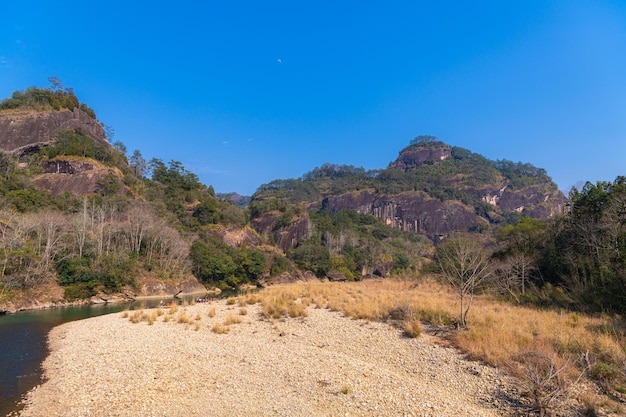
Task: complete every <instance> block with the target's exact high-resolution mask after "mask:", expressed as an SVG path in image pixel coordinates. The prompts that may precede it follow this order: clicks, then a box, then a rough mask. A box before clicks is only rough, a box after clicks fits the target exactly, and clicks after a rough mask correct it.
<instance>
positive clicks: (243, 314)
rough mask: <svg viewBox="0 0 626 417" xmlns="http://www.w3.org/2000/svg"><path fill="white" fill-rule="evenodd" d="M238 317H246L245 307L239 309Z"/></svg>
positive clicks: (246, 310)
mask: <svg viewBox="0 0 626 417" xmlns="http://www.w3.org/2000/svg"><path fill="white" fill-rule="evenodd" d="M239 315H240V316H247V315H248V309H247V308H245V307H241V308H240V309H239Z"/></svg>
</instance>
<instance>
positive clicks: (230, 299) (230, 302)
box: [226, 297, 237, 306]
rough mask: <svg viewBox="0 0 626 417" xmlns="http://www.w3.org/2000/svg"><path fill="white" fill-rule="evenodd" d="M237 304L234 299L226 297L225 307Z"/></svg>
mask: <svg viewBox="0 0 626 417" xmlns="http://www.w3.org/2000/svg"><path fill="white" fill-rule="evenodd" d="M236 302H237V299H236V298H234V297H228V298H227V299H226V305H229V306H232V305H234V304H235V303H236Z"/></svg>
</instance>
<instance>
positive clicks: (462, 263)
mask: <svg viewBox="0 0 626 417" xmlns="http://www.w3.org/2000/svg"><path fill="white" fill-rule="evenodd" d="M434 259H435V263H436V266H437V267H438V270H439V273H440V274H441V276H442V277H443V278H444V279H445V280H446V281H447V282H448V283H449V284H450V285H451V286H452V287H454V289H455V290H456V292H457V294H458V296H459V303H460V310H459V320H458V322H457V328H467V313H468V312H469V309H470V307H471V306H472V301H473V300H474V294H475V293H476V291H477V290H478V288H479V287H480V286H481V284H483V282H484V281H485V280H486V279H487V278H488V277H489V276H490V275H491V270H490V268H489V266H490V264H489V256H488V254H487V252H486V251H485V249H484V248H483V247H482V246H481V245H480V243H478V242H477V241H476V240H471V239H469V238H464V237H453V238H450V239H448V240H446V241H444V242H443V243H442V244H440V245H439V246H438V247H437V249H436V250H435V258H434Z"/></svg>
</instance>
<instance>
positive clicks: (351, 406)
mask: <svg viewBox="0 0 626 417" xmlns="http://www.w3.org/2000/svg"><path fill="white" fill-rule="evenodd" d="M174 310H176V311H174ZM158 311H159V310H146V311H144V314H143V315H141V313H139V312H129V313H124V314H122V313H116V314H111V315H107V316H101V317H96V318H92V319H88V320H83V321H78V322H71V323H67V324H64V325H62V326H59V327H57V328H55V329H53V330H52V332H51V333H50V347H51V354H50V355H49V356H48V358H47V359H46V360H45V362H44V364H43V366H44V369H45V376H46V378H47V381H46V382H45V383H44V384H42V385H40V386H38V387H37V388H36V389H34V390H33V391H31V392H30V393H29V395H28V397H27V400H26V403H27V404H26V408H25V409H24V410H23V411H22V413H21V415H22V416H25V417H28V416H44V415H45V416H61V415H62V416H90V415H94V416H95V415H107V416H137V415H154V416H160V415H163V416H165V415H167V416H192V415H214V416H226V415H228V416H232V415H255V416H267V415H284V416H336V415H341V416H343V415H359V416H396V415H414V416H428V415H433V416H434V415H455V416H502V415H507V414H508V413H509V407H508V404H507V403H506V402H505V400H504V399H505V398H506V397H507V396H508V394H511V393H510V390H511V389H512V385H511V384H509V383H508V382H507V378H506V377H505V376H503V375H502V374H500V373H499V372H498V371H497V370H495V369H493V368H489V367H485V366H482V365H480V364H478V363H475V362H469V361H466V360H464V359H463V357H462V356H461V355H459V354H458V353H457V352H456V351H454V350H452V349H449V348H445V347H442V346H440V345H438V344H437V343H436V341H437V340H436V339H435V338H434V337H432V336H429V335H426V334H424V335H422V336H420V337H419V338H416V339H409V338H406V337H405V336H403V335H402V332H401V331H399V330H397V329H395V328H393V327H391V326H389V325H387V324H384V323H378V322H366V321H362V320H351V319H347V318H344V317H342V316H341V315H340V314H339V313H335V312H330V311H328V310H325V309H316V308H313V307H309V308H308V310H307V311H308V317H305V318H297V319H284V320H282V319H281V320H277V321H270V320H267V319H265V318H264V317H262V316H261V314H260V307H259V306H258V305H247V306H245V307H242V306H239V305H234V304H228V303H227V301H225V300H221V301H216V302H211V303H203V304H197V305H193V306H188V307H184V308H183V307H178V308H176V307H172V308H171V309H162V310H160V313H159V312H158ZM124 316H125V317H124ZM133 321H139V322H138V323H133ZM150 323H152V324H150Z"/></svg>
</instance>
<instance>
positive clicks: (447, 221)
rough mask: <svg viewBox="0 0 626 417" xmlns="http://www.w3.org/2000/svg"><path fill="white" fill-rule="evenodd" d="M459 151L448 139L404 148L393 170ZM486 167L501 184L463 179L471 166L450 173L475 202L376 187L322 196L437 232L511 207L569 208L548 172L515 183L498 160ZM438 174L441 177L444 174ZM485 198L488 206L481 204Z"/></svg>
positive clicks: (491, 218) (483, 221)
mask: <svg viewBox="0 0 626 417" xmlns="http://www.w3.org/2000/svg"><path fill="white" fill-rule="evenodd" d="M453 156H454V155H453V150H452V148H451V147H450V146H449V145H446V144H443V143H440V144H437V145H435V144H430V145H429V146H423V147H421V146H411V147H408V148H406V149H404V150H403V151H402V152H400V154H399V156H398V158H397V159H396V160H395V161H394V162H392V163H391V164H390V165H389V168H388V170H401V171H405V172H407V171H408V172H417V171H416V170H417V169H420V167H423V166H425V165H438V164H441V163H443V162H444V161H447V160H448V159H450V158H452V157H453ZM477 159H478V158H477ZM485 161H486V160H485ZM482 163H483V164H484V163H485V162H482ZM484 167H485V168H483V169H487V168H489V169H491V170H492V173H493V175H494V177H492V178H495V180H493V181H495V183H496V184H495V185H494V184H485V185H483V186H481V187H470V186H467V185H463V182H460V180H462V179H463V178H465V179H467V178H471V177H472V175H473V174H472V172H471V171H470V172H465V171H463V170H461V171H460V172H457V173H456V174H453V175H451V176H450V177H448V178H445V177H444V181H445V184H446V187H447V189H448V190H455V191H454V192H457V193H459V194H460V195H465V199H463V201H472V202H473V203H463V202H461V201H460V199H459V200H454V199H443V200H442V199H439V198H433V197H432V196H430V195H428V194H427V193H426V192H422V191H405V192H401V193H395V194H384V193H379V192H377V191H376V190H374V189H366V190H360V191H353V192H348V193H343V194H339V195H331V196H327V197H326V198H324V199H323V201H322V207H323V208H325V209H327V210H329V211H330V212H337V211H341V210H355V211H357V212H359V213H361V214H371V215H374V216H376V217H378V218H379V219H381V220H382V221H384V222H385V223H386V224H388V225H389V226H392V227H394V228H397V229H401V230H404V231H411V232H415V233H422V234H425V235H427V236H429V237H431V238H436V237H439V236H444V235H447V234H450V233H452V232H465V231H472V230H476V229H477V228H480V227H481V225H484V226H486V225H487V224H488V223H490V222H497V221H499V220H501V219H503V218H504V215H505V214H506V213H507V212H516V213H521V214H524V215H527V216H530V217H533V218H547V217H550V216H553V215H555V214H557V213H562V212H563V210H564V208H565V204H566V201H567V199H566V198H565V196H564V195H563V193H562V192H560V191H558V190H556V189H555V186H554V185H553V184H552V182H551V181H550V180H549V177H546V178H547V180H546V181H545V182H543V178H542V179H539V180H536V182H540V183H539V184H534V185H529V186H527V187H523V188H519V187H518V188H517V189H511V188H510V187H509V184H510V181H509V180H508V179H507V178H505V177H503V176H502V175H499V174H497V173H498V171H496V168H495V165H493V166H486V165H484ZM425 168H426V167H425ZM446 169H449V168H446ZM409 170H411V171H409ZM439 172H441V171H439ZM444 172H446V171H444ZM498 175H499V177H498ZM498 178H499V179H498ZM435 180H436V181H440V182H441V181H442V178H437V179H435ZM407 185H411V183H410V182H409V183H408V184H407ZM481 203H482V204H483V205H486V207H481ZM469 204H473V205H469Z"/></svg>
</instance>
